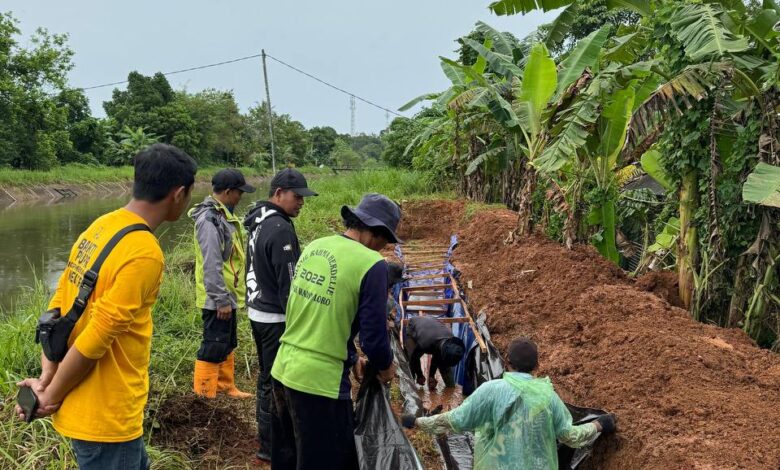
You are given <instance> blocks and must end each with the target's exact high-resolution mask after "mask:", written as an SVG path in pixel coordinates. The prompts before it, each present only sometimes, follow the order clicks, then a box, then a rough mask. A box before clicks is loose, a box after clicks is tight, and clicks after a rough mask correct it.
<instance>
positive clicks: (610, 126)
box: [599, 87, 635, 171]
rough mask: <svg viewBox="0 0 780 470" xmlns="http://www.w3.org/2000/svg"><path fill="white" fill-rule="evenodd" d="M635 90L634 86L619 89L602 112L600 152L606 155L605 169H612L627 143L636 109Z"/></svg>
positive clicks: (603, 155)
mask: <svg viewBox="0 0 780 470" xmlns="http://www.w3.org/2000/svg"><path fill="white" fill-rule="evenodd" d="M634 97H635V92H634V89H633V88H630V87H629V88H625V89H622V90H618V91H617V92H615V93H613V94H612V95H611V96H610V101H609V103H607V105H606V106H605V107H604V111H603V112H602V113H601V122H602V126H601V132H600V135H599V139H600V153H601V156H602V157H606V159H605V161H604V163H605V164H606V167H605V169H606V170H607V171H611V169H612V167H614V166H615V163H616V162H617V156H618V155H619V154H620V151H621V150H623V145H624V144H625V143H626V134H627V131H628V124H629V123H630V122H631V113H632V111H633V109H634Z"/></svg>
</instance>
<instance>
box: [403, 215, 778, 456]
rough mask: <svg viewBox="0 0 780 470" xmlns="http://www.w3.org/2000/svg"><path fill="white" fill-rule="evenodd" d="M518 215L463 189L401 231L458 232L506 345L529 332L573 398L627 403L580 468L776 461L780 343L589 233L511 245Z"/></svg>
mask: <svg viewBox="0 0 780 470" xmlns="http://www.w3.org/2000/svg"><path fill="white" fill-rule="evenodd" d="M515 221H516V214H515V213H513V212H511V211H508V210H504V209H488V210H483V211H478V212H477V213H476V214H473V215H472V216H470V217H467V215H466V206H465V203H463V202H458V201H425V202H419V203H417V202H415V203H412V204H405V205H404V220H403V222H402V228H401V229H400V232H401V233H400V236H401V237H402V238H406V239H410V240H415V241H416V243H421V241H422V240H425V239H429V240H441V239H442V238H444V237H447V236H448V235H449V233H450V232H457V233H458V234H459V240H460V243H459V245H458V247H457V249H456V250H455V252H454V256H453V259H454V265H455V267H456V268H457V269H458V270H460V271H461V273H462V274H461V278H460V280H461V285H462V286H469V288H466V294H467V295H468V298H469V303H470V307H471V309H472V311H474V312H477V311H480V310H482V311H484V312H485V313H486V314H487V325H488V327H489V329H490V333H491V336H492V341H493V342H494V343H495V345H496V346H497V347H498V348H499V350H500V351H501V352H503V350H504V348H505V347H506V346H507V345H508V343H509V341H511V340H512V339H513V338H515V337H516V336H520V335H526V336H530V337H531V338H532V339H534V340H535V341H536V342H537V343H538V344H539V347H540V351H541V358H540V362H541V364H540V366H541V367H540V370H539V373H540V374H541V375H547V376H549V377H550V378H551V379H552V381H553V383H554V384H555V386H556V390H557V391H558V393H559V394H560V395H561V397H562V398H563V399H564V400H566V401H568V402H570V403H573V404H577V405H587V406H590V407H594V408H601V409H605V410H608V411H610V412H614V413H616V414H617V415H618V419H619V428H620V432H619V433H618V434H617V435H615V436H611V437H607V438H602V439H601V440H600V442H599V443H598V444H597V446H596V448H595V449H594V455H593V457H592V458H591V459H590V460H589V461H587V462H586V463H585V464H584V465H583V466H582V467H581V468H600V469H601V468H603V469H625V468H632V469H633V468H644V469H678V468H679V469H683V468H685V469H691V468H692V469H715V468H717V469H724V468H728V469H730V468H745V469H768V470H775V469H778V468H780V430H778V424H779V423H780V406H778V403H780V355H777V354H775V353H772V352H770V351H767V350H763V349H760V348H758V347H757V346H755V344H754V343H753V342H752V341H751V340H750V339H749V338H748V337H747V336H746V335H745V334H744V333H743V332H742V331H740V330H736V329H723V328H718V327H714V326H711V325H705V324H702V323H698V322H696V321H694V320H692V319H691V318H690V317H689V316H688V315H687V313H686V312H685V311H684V310H682V309H680V308H677V307H675V306H673V305H672V304H670V303H669V301H668V300H667V296H669V295H671V297H670V300H672V302H675V301H676V299H675V298H674V295H673V294H674V290H673V288H670V286H669V277H668V276H665V275H663V274H652V275H651V278H650V279H640V280H638V281H636V282H635V281H633V280H632V279H629V278H628V277H627V276H626V275H625V274H624V273H623V272H622V271H621V270H620V269H619V268H617V267H616V266H614V265H612V264H611V263H609V262H608V261H606V260H604V259H603V258H602V257H601V256H600V255H599V254H598V253H597V252H596V251H595V250H594V249H593V248H592V247H590V246H578V247H575V248H574V249H573V250H567V249H565V248H564V247H563V246H561V245H559V244H557V243H555V242H552V241H550V240H547V239H545V238H543V237H540V236H532V237H529V238H527V239H524V240H521V241H520V242H519V243H517V244H514V245H505V244H504V243H503V240H504V239H505V238H506V235H507V234H508V232H509V231H510V230H512V228H513V227H514V223H515ZM448 222H449V223H448Z"/></svg>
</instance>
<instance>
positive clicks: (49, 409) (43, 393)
mask: <svg viewBox="0 0 780 470" xmlns="http://www.w3.org/2000/svg"><path fill="white" fill-rule="evenodd" d="M16 385H17V386H19V387H30V388H31V389H33V391H34V392H35V395H36V396H37V397H38V408H37V409H36V410H35V417H36V418H44V417H46V416H50V415H52V414H54V413H55V412H56V411H57V410H59V409H60V405H62V401H61V400H59V401H55V399H54V398H53V397H52V396H51V393H50V392H49V391H48V390H46V387H44V386H41V380H40V379H24V380H22V381H21V382H18V383H17V384H16ZM47 385H48V384H47ZM14 410H15V412H16V415H17V416H18V417H19V419H21V420H22V421H26V418H27V417H26V416H25V414H24V411H23V410H22V407H21V406H19V405H18V404H17V405H16V407H15V408H14Z"/></svg>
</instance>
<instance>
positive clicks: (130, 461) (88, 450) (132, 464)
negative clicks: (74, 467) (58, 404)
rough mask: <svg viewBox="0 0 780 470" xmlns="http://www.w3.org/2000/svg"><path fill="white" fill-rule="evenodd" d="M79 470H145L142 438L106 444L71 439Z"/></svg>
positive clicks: (147, 465) (144, 450) (147, 463)
mask: <svg viewBox="0 0 780 470" xmlns="http://www.w3.org/2000/svg"><path fill="white" fill-rule="evenodd" d="M70 442H71V446H72V447H73V452H74V453H75V454H76V462H77V463H78V464H79V469H80V470H106V469H111V470H147V469H148V468H149V457H148V456H147V455H146V448H145V447H144V438H143V437H139V438H138V439H134V440H132V441H128V442H118V443H108V442H91V441H82V440H79V439H71V440H70Z"/></svg>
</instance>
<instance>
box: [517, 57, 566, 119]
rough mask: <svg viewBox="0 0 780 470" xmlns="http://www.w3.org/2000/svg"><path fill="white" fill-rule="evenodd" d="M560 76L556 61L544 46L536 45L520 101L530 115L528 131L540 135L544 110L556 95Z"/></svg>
mask: <svg viewBox="0 0 780 470" xmlns="http://www.w3.org/2000/svg"><path fill="white" fill-rule="evenodd" d="M557 81H558V74H557V71H556V68H555V61H554V60H552V59H551V58H550V53H549V52H548V51H547V48H546V47H545V46H544V44H536V45H534V47H533V49H531V57H529V58H528V63H527V64H526V66H525V71H524V72H523V85H522V88H521V90H520V96H519V97H518V100H519V101H520V103H521V104H522V106H523V107H525V108H526V110H525V111H526V112H527V113H528V129H529V130H530V132H531V133H532V134H538V133H539V131H540V128H541V115H542V110H543V109H544V108H545V107H546V106H547V103H548V102H549V101H550V98H552V96H553V94H554V93H555V88H556V86H557Z"/></svg>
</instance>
